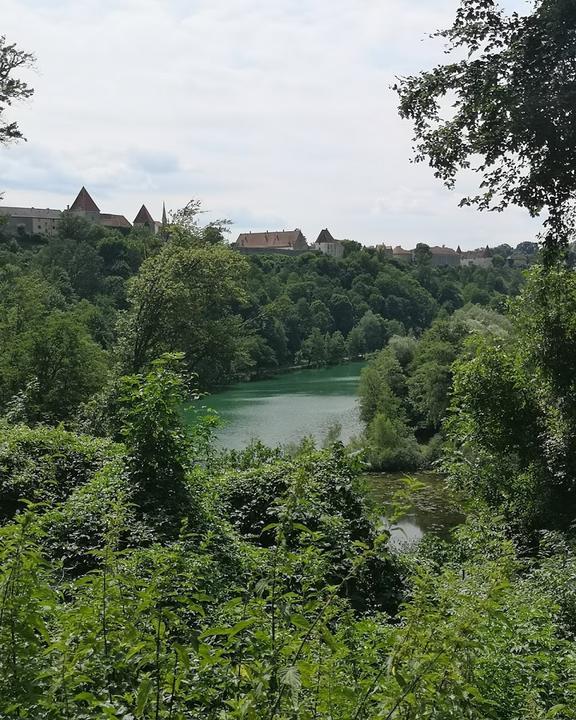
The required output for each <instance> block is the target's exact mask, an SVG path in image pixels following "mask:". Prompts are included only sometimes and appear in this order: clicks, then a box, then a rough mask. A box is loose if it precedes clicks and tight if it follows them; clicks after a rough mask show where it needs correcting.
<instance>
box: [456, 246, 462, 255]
mask: <svg viewBox="0 0 576 720" xmlns="http://www.w3.org/2000/svg"><path fill="white" fill-rule="evenodd" d="M456 252H457V253H458V255H461V254H462V250H460V245H458V247H457V248H456Z"/></svg>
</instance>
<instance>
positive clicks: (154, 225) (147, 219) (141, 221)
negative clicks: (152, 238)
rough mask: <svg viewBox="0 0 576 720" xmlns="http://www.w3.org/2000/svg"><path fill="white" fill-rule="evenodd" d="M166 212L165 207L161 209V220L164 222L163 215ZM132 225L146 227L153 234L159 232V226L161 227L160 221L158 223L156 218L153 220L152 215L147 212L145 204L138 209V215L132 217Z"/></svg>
mask: <svg viewBox="0 0 576 720" xmlns="http://www.w3.org/2000/svg"><path fill="white" fill-rule="evenodd" d="M165 214H166V209H165V208H164V209H163V212H162V220H163V222H164V217H165ZM132 224H133V225H134V227H142V228H146V229H147V230H150V232H152V233H154V234H155V235H156V234H157V233H158V232H159V230H160V228H161V227H162V223H159V222H158V221H157V220H154V218H153V217H152V215H150V213H149V212H148V208H147V207H146V205H142V207H141V208H140V210H139V211H138V215H136V217H135V218H134V222H133V223H132Z"/></svg>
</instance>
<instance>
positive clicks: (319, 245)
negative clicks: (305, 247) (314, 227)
mask: <svg viewBox="0 0 576 720" xmlns="http://www.w3.org/2000/svg"><path fill="white" fill-rule="evenodd" d="M314 247H315V248H316V249H317V250H320V252H322V253H324V255H330V257H334V258H341V257H343V256H344V244H343V243H341V242H340V240H336V239H335V238H333V237H332V234H331V233H330V231H329V230H328V229H327V228H324V230H322V231H321V232H320V235H318V238H317V239H316V242H315V243H314Z"/></svg>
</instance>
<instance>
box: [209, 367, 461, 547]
mask: <svg viewBox="0 0 576 720" xmlns="http://www.w3.org/2000/svg"><path fill="white" fill-rule="evenodd" d="M363 367H364V363H361V362H360V363H349V364H347V365H339V366H336V367H330V368H323V369H320V370H298V371H295V372H291V373H286V374H283V375H278V376H277V377H275V378H272V379H270V380H259V381H255V382H245V383H238V384H237V385H233V386H231V387H229V388H227V389H226V390H224V391H223V392H220V393H216V394H214V395H210V396H208V397H205V398H204V399H203V400H202V405H206V406H207V407H209V408H212V409H213V410H216V411H217V412H218V414H219V415H220V417H221V419H222V421H223V425H222V427H220V428H219V429H218V430H217V432H216V436H217V445H218V446H219V447H220V448H227V449H235V450H239V449H242V448H244V447H246V446H247V445H248V444H249V443H250V442H251V441H252V440H261V441H262V442H263V443H264V444H266V445H269V446H271V447H275V446H277V445H293V444H297V443H298V442H300V441H301V440H302V439H303V438H305V437H307V436H312V437H313V438H314V439H315V440H316V442H317V443H318V444H319V445H321V444H322V443H323V442H324V441H325V440H326V438H327V436H328V434H329V433H330V431H331V429H332V428H333V427H334V426H335V425H338V426H339V428H340V434H339V439H340V440H342V441H343V442H345V443H346V442H348V441H349V440H350V439H351V438H352V437H354V436H358V435H360V433H361V432H362V423H361V422H360V417H359V412H358V399H357V390H358V382H359V379H360V373H361V371H362V368H363ZM411 475H412V476H413V477H416V479H418V480H420V481H421V482H422V483H423V486H424V487H423V488H422V490H421V491H419V492H418V493H417V494H416V495H415V496H414V497H413V503H412V507H411V508H410V510H409V511H408V512H407V513H406V515H405V516H404V517H403V518H402V519H401V520H400V521H398V522H397V523H396V524H395V525H394V526H393V527H391V528H390V530H391V533H392V545H393V547H395V548H396V549H398V550H402V549H405V548H407V547H410V546H412V545H414V543H415V542H417V541H418V540H420V539H421V538H422V537H423V536H424V534H427V533H434V534H437V535H440V536H446V535H447V534H448V533H449V531H450V529H451V528H453V527H455V526H456V525H458V524H460V523H461V522H463V520H464V517H465V516H464V511H463V510H462V508H461V507H460V506H459V503H458V501H457V500H456V499H455V498H454V497H453V496H451V494H450V493H449V492H448V490H447V489H446V487H445V484H444V481H443V479H442V478H441V477H440V476H438V475H435V474H433V473H411ZM404 476H405V474H404V473H383V474H375V475H368V476H366V479H367V484H368V487H369V491H370V495H371V496H372V497H373V498H374V500H375V502H376V504H377V505H378V506H379V507H382V522H383V525H385V526H389V524H388V523H387V520H386V517H385V516H386V507H387V505H389V504H390V501H391V499H392V496H393V494H394V492H395V491H396V490H397V489H398V488H399V487H400V486H401V484H402V478H403V477H404Z"/></svg>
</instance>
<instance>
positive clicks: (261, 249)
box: [232, 229, 310, 255]
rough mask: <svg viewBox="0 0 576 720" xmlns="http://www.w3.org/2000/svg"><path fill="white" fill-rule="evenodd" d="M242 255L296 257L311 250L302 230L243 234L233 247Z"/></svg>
mask: <svg viewBox="0 0 576 720" xmlns="http://www.w3.org/2000/svg"><path fill="white" fill-rule="evenodd" d="M232 247H234V248H235V249H236V250H239V251H240V252H242V253H246V254H248V253H255V254H262V253H271V254H279V255H282V254H284V255H295V254H299V253H303V252H307V251H308V250H310V246H309V245H308V243H307V241H306V238H305V237H304V235H303V233H302V230H299V229H296V230H281V231H274V232H254V233H253V232H248V233H241V234H240V235H239V236H238V239H237V240H236V242H235V243H234V245H233V246H232Z"/></svg>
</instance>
